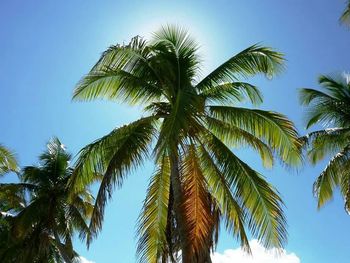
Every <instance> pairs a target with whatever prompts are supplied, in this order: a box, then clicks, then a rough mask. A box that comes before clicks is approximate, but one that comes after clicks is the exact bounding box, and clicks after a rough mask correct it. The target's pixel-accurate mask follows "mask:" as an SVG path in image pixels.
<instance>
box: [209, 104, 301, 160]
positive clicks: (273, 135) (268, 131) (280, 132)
mask: <svg viewBox="0 0 350 263" xmlns="http://www.w3.org/2000/svg"><path fill="white" fill-rule="evenodd" d="M208 109H209V114H210V116H211V117H212V118H216V119H218V120H220V121H223V122H226V123H228V124H229V125H232V126H234V127H238V128H239V129H242V130H245V131H247V132H249V133H250V134H252V135H253V136H255V137H257V138H259V139H261V140H262V141H264V142H266V144H267V145H269V146H270V147H271V148H272V149H273V150H274V151H275V152H276V153H277V154H278V155H279V156H280V158H281V160H282V161H284V162H285V163H286V164H290V165H299V164H300V163H301V154H300V148H301V143H300V141H299V139H298V133H297V131H296V128H295V127H294V124H293V123H292V122H291V121H290V120H288V119H287V118H286V117H285V116H283V115H282V114H279V113H276V112H272V111H263V110H256V109H247V108H239V107H228V106H209V107H208Z"/></svg>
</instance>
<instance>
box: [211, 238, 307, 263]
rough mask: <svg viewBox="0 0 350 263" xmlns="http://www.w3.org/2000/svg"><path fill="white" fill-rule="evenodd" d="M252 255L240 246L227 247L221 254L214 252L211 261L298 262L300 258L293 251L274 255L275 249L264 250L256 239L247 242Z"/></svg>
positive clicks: (217, 262) (249, 262) (248, 262)
mask: <svg viewBox="0 0 350 263" xmlns="http://www.w3.org/2000/svg"><path fill="white" fill-rule="evenodd" d="M249 244H250V247H251V249H252V254H253V255H247V253H246V252H244V251H243V250H242V249H240V248H236V249H227V250H225V251H224V253H223V254H220V253H216V252H215V253H214V254H213V255H212V261H213V263H232V262H239V263H300V259H299V258H298V256H297V255H295V254H294V253H288V252H287V251H285V250H283V251H282V253H281V254H279V255H276V250H274V249H269V250H266V249H265V248H264V247H263V246H262V245H260V244H259V242H258V241H257V240H255V239H254V240H251V241H250V242H249Z"/></svg>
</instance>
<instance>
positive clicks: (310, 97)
mask: <svg viewBox="0 0 350 263" xmlns="http://www.w3.org/2000/svg"><path fill="white" fill-rule="evenodd" d="M319 83H320V85H321V87H322V91H320V90H315V89H302V90H301V92H300V98H301V103H302V104H303V105H305V106H308V111H307V115H306V117H307V128H309V127H311V126H313V125H315V124H320V125H322V126H323V127H324V129H322V130H317V131H313V132H310V133H309V134H308V135H307V136H306V137H303V138H302V139H303V141H304V143H305V147H306V149H307V151H308V152H307V153H308V157H309V159H310V161H311V163H313V164H316V163H317V162H318V161H320V160H322V159H324V158H325V157H326V156H332V158H331V160H330V161H329V163H328V165H327V166H326V168H325V169H324V170H323V171H322V173H321V174H320V175H319V177H318V178H317V180H316V181H315V183H314V188H313V189H314V194H315V196H316V197H317V199H318V207H319V208H320V207H322V206H323V205H324V204H325V203H326V202H327V201H329V200H330V199H331V198H332V197H333V193H334V190H335V189H336V188H339V189H340V191H341V193H342V195H343V197H344V201H345V209H346V211H348V212H349V211H350V180H349V179H350V172H349V171H350V170H349V168H350V107H349V105H350V82H349V77H348V76H346V75H342V76H335V77H332V76H321V77H320V78H319Z"/></svg>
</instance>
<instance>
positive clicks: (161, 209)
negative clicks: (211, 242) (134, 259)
mask: <svg viewBox="0 0 350 263" xmlns="http://www.w3.org/2000/svg"><path fill="white" fill-rule="evenodd" d="M169 195H170V162H169V158H168V157H166V156H163V158H162V160H161V162H160V164H159V167H158V169H157V171H156V173H155V174H154V175H153V177H152V179H151V182H150V185H149V187H148V191H147V196H146V199H145V203H144V206H143V211H142V214H141V215H140V217H139V220H138V225H139V226H138V231H137V232H138V236H139V241H138V246H137V254H138V257H139V259H140V262H149V263H157V262H159V260H160V259H163V260H165V259H164V254H166V252H165V251H166V250H167V246H168V244H167V236H166V229H167V224H168V223H169V222H168V205H169Z"/></svg>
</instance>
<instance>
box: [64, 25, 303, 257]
mask: <svg viewBox="0 0 350 263" xmlns="http://www.w3.org/2000/svg"><path fill="white" fill-rule="evenodd" d="M197 51H198V45H197V43H196V42H195V41H194V40H193V39H192V38H191V37H190V36H189V35H188V33H187V32H186V31H185V30H183V29H181V28H177V27H173V26H166V27H163V28H162V29H161V30H159V31H158V32H156V33H154V34H153V38H152V39H151V40H150V41H147V40H145V39H143V38H140V37H135V38H133V39H132V40H131V41H130V43H128V44H126V45H115V46H111V47H110V48H109V49H108V50H106V51H105V52H104V53H103V54H102V56H101V58H100V59H99V61H98V62H97V63H96V65H95V66H94V67H93V68H92V69H91V71H90V72H89V73H88V74H87V75H86V76H85V77H84V78H83V79H82V80H81V81H80V82H79V84H78V85H77V87H76V89H75V91H74V95H73V98H74V100H82V101H89V100H95V99H107V100H112V101H119V102H125V103H129V104H131V105H140V106H142V107H143V109H144V117H142V118H140V119H138V120H136V121H134V122H132V123H130V124H127V125H124V126H122V127H119V128H116V129H114V130H113V131H112V132H111V133H109V134H107V135H106V136H104V137H102V138H100V139H98V140H96V141H95V142H93V143H91V144H89V145H87V146H86V147H84V148H83V149H82V150H81V152H80V157H79V160H78V161H77V163H76V170H75V172H74V174H73V177H72V179H71V182H70V184H71V189H72V190H73V191H74V192H79V191H81V189H83V188H84V187H85V186H86V185H88V184H90V183H91V182H92V181H93V180H94V179H95V177H96V175H100V174H102V175H103V178H102V181H101V184H100V187H99V191H98V193H97V196H96V202H95V208H94V211H93V213H92V219H91V223H90V226H89V230H90V231H91V236H89V237H90V238H89V240H88V243H89V242H90V241H91V239H92V238H93V237H96V235H97V233H98V231H99V230H100V229H101V227H102V222H103V214H104V209H105V206H106V203H107V200H108V198H110V197H111V195H112V191H113V189H114V187H121V186H122V184H123V181H124V179H126V177H127V175H128V174H129V173H130V172H131V171H133V170H134V169H136V168H137V167H139V166H140V165H141V164H142V163H144V161H145V160H147V159H149V158H152V159H153V160H154V161H155V164H156V169H155V172H154V174H153V175H152V177H151V179H150V183H149V187H148V191H147V196H146V199H145V201H144V206H143V209H142V211H141V214H140V217H139V220H138V236H139V241H138V249H137V254H138V257H139V260H140V262H154V263H155V262H169V261H170V262H177V260H178V257H179V255H180V254H181V258H182V262H184V263H185V262H210V249H213V248H215V245H216V243H217V239H218V233H219V226H220V224H221V223H223V224H224V225H225V227H226V229H227V230H228V231H230V232H231V233H232V234H233V235H234V236H235V237H237V238H238V239H239V241H240V243H241V245H242V246H243V247H244V249H246V250H247V251H249V243H248V238H247V233H248V232H247V231H250V233H251V234H252V235H253V236H255V237H257V238H258V239H259V240H260V241H261V242H262V243H263V244H264V245H265V246H266V247H272V246H273V247H281V246H282V245H283V244H284V243H285V241H286V228H285V227H286V220H285V216H284V213H283V210H282V208H283V202H282V200H281V198H280V196H279V195H278V192H277V191H276V189H275V188H274V187H272V186H271V185H270V184H269V183H268V182H267V181H266V180H265V178H264V177H263V176H262V175H261V174H260V173H259V172H257V171H255V170H254V169H252V168H251V167H250V166H249V165H248V164H246V163H245V162H244V161H242V160H241V159H240V158H239V157H238V156H237V155H236V154H234V153H233V152H232V151H231V147H239V146H249V147H251V148H252V149H254V150H256V151H257V152H258V153H259V154H260V156H261V159H262V160H263V163H264V165H265V166H266V167H271V166H272V165H273V163H274V157H278V158H279V159H281V160H282V162H284V163H285V164H288V165H296V164H298V163H300V155H299V148H300V143H299V141H298V134H297V131H296V129H295V127H294V126H293V123H292V122H291V121H289V120H288V119H287V118H286V117H285V116H283V115H281V114H279V113H277V112H273V111H264V110H258V109H249V108H243V107H239V104H240V103H241V102H243V101H249V102H251V103H253V104H254V105H258V104H259V103H261V102H262V95H261V93H260V91H259V89H258V88H257V87H255V86H254V85H252V84H249V83H247V82H244V81H242V79H246V78H247V77H250V76H254V75H256V74H259V73H262V74H264V75H266V76H268V77H269V78H270V77H273V76H274V75H275V74H276V73H278V72H279V71H280V70H281V69H282V67H283V63H284V60H283V56H282V54H281V53H278V52H276V51H274V50H273V49H271V48H268V47H264V46H260V45H253V46H251V47H249V48H247V49H245V50H243V51H241V52H240V53H238V54H236V55H234V56H233V57H231V58H229V59H228V60H227V61H226V62H224V63H223V64H222V65H220V66H219V67H217V68H216V69H215V70H213V71H212V72H211V73H210V74H209V75H207V76H206V77H204V78H201V79H200V78H199V76H200V75H199V73H200V71H201V66H202V65H201V59H200V58H199V56H198V52H197ZM180 252H181V253H180Z"/></svg>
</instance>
